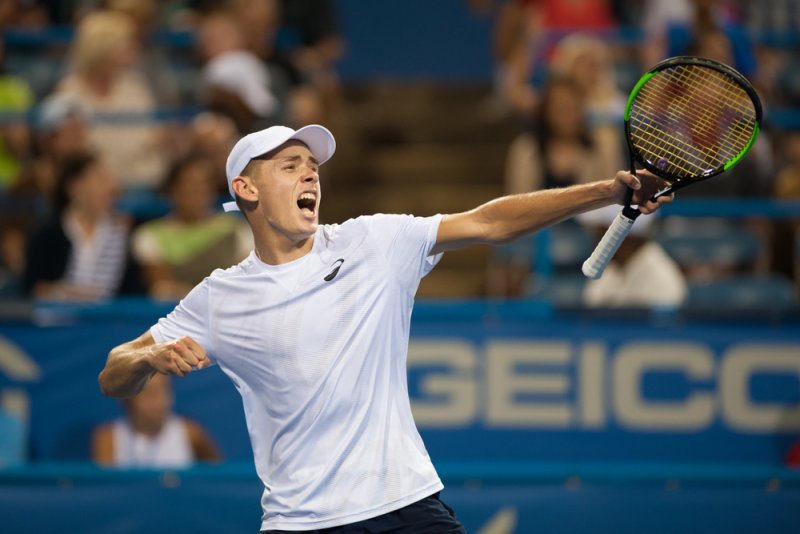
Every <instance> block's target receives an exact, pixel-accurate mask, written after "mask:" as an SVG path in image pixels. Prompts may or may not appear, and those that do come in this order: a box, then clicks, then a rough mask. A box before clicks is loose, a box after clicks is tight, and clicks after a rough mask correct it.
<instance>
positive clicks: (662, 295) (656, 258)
mask: <svg viewBox="0 0 800 534" xmlns="http://www.w3.org/2000/svg"><path fill="white" fill-rule="evenodd" d="M619 211H620V207H619V206H608V207H606V208H602V209H599V210H594V211H590V212H587V213H584V214H582V215H580V216H578V221H579V222H580V223H581V224H583V225H584V226H586V227H587V228H588V229H590V230H591V231H592V233H593V234H595V235H596V237H597V240H598V241H599V240H600V238H602V236H603V235H604V234H605V232H606V230H607V229H608V227H609V226H610V225H611V223H612V222H613V220H614V218H615V217H616V216H617V214H618V213H619ZM652 223H653V218H652V217H650V216H646V215H642V216H640V217H638V218H637V219H636V221H635V222H634V224H633V227H632V228H631V233H630V234H628V236H627V237H626V238H625V240H624V241H623V242H622V244H621V245H620V247H619V250H617V252H616V254H615V255H614V258H613V259H612V260H611V263H609V264H608V266H607V267H606V270H605V272H603V276H601V277H600V278H599V279H597V280H589V281H588V282H587V283H586V285H585V286H584V290H583V300H584V303H585V304H586V305H587V306H590V307H612V308H618V307H648V308H649V307H665V306H667V307H676V306H680V305H681V304H683V303H684V302H685V300H686V297H687V295H688V288H687V283H686V280H685V278H684V275H683V273H682V272H681V269H680V267H679V266H678V264H677V263H676V262H675V260H673V259H672V258H671V257H670V256H669V255H668V254H667V252H666V251H665V250H664V248H663V247H662V246H661V245H660V244H658V243H657V242H656V241H653V240H651V239H649V238H648V231H649V230H650V226H651V225H652Z"/></svg>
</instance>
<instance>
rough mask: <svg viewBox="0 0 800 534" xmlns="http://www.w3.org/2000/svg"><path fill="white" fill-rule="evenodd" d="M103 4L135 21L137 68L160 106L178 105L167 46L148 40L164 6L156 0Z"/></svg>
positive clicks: (106, 1) (107, 2) (178, 96)
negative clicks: (152, 43)
mask: <svg viewBox="0 0 800 534" xmlns="http://www.w3.org/2000/svg"><path fill="white" fill-rule="evenodd" d="M105 5H106V8H107V9H109V10H111V11H118V12H120V13H124V14H125V15H127V16H128V17H130V20H131V21H132V22H133V23H134V26H135V34H136V39H137V41H138V43H139V45H138V51H139V52H138V54H137V58H136V59H137V61H136V69H138V70H139V72H140V73H141V74H142V75H143V76H144V78H145V79H146V80H147V85H148V86H149V87H150V88H151V90H152V92H153V96H154V97H155V99H156V102H157V103H158V105H159V107H160V108H170V107H177V106H179V105H180V104H181V101H180V89H179V87H178V80H177V78H176V76H175V74H174V72H173V71H174V68H173V66H172V65H170V63H169V58H168V57H167V56H166V54H165V51H166V50H167V49H168V47H166V46H152V45H151V42H150V41H151V39H152V38H153V30H154V29H155V26H156V24H157V23H158V20H159V9H160V8H163V6H162V5H160V3H159V2H156V0H105Z"/></svg>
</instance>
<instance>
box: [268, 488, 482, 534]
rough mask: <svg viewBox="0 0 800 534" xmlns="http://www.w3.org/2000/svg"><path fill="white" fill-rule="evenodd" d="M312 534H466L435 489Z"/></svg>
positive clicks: (286, 531) (276, 533)
mask: <svg viewBox="0 0 800 534" xmlns="http://www.w3.org/2000/svg"><path fill="white" fill-rule="evenodd" d="M309 532H313V533H315V534H380V533H386V534H388V533H391V534H467V531H466V530H465V529H464V525H462V524H461V523H459V522H458V520H457V519H456V514H455V513H454V512H453V509H452V508H450V507H449V506H447V505H446V504H445V503H443V502H442V501H441V500H440V499H439V494H438V493H435V494H433V495H431V496H430V497H425V498H424V499H422V500H421V501H417V502H415V503H412V504H409V505H408V506H406V507H404V508H400V509H399V510H395V511H394V512H389V513H388V514H383V515H379V516H378V517H373V518H370V519H365V520H364V521H359V522H358V523H351V524H349V525H340V526H338V527H330V528H323V529H318V530H311V531H309ZM262 533H271V534H278V533H283V534H292V531H289V530H263V531H262Z"/></svg>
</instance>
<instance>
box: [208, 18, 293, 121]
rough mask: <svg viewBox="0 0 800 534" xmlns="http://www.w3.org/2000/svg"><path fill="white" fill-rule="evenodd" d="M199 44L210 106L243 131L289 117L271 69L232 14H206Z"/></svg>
mask: <svg viewBox="0 0 800 534" xmlns="http://www.w3.org/2000/svg"><path fill="white" fill-rule="evenodd" d="M198 45H199V47H200V53H201V55H202V56H203V58H204V60H205V64H204V67H203V86H204V92H205V97H204V100H205V102H206V105H207V106H208V107H209V108H211V109H213V110H215V111H219V112H222V113H224V114H226V115H228V116H230V117H231V118H232V119H233V120H234V121H235V122H236V126H237V128H238V129H239V131H240V132H242V133H244V132H250V131H253V130H257V129H260V128H264V127H266V126H268V125H270V124H273V123H276V122H282V121H286V120H288V117H287V109H286V106H285V103H283V102H281V101H280V100H279V98H278V95H277V94H276V92H275V89H274V87H273V83H274V81H273V79H272V76H271V74H270V71H269V69H268V68H267V66H266V65H265V64H264V63H263V62H262V61H261V59H260V58H259V57H258V56H256V55H255V54H254V53H253V52H252V51H250V50H248V49H247V47H246V45H247V43H246V41H245V38H244V36H243V34H242V32H241V31H240V30H239V27H238V25H237V23H236V19H234V18H233V16H232V15H231V14H230V13H228V12H216V13H213V14H210V15H207V16H205V17H204V18H203V20H202V22H201V24H200V28H199V35H198ZM289 122H291V121H289Z"/></svg>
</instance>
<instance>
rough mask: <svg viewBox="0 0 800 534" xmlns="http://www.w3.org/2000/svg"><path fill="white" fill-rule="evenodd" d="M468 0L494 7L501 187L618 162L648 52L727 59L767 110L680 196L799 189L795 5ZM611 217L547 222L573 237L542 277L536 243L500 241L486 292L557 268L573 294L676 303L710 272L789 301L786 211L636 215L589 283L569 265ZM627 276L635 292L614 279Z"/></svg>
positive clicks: (790, 246)
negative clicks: (721, 165) (748, 139)
mask: <svg viewBox="0 0 800 534" xmlns="http://www.w3.org/2000/svg"><path fill="white" fill-rule="evenodd" d="M471 6H472V8H473V9H474V10H475V11H476V12H477V13H483V14H489V13H492V14H493V15H494V16H495V17H496V18H495V20H496V23H495V31H494V52H495V55H494V57H495V63H496V69H495V76H494V91H493V95H494V96H493V105H494V107H495V108H496V110H497V111H498V112H500V113H502V114H506V115H509V116H511V117H513V119H514V120H515V121H516V122H517V123H518V125H519V131H520V133H519V135H518V136H517V137H516V139H515V140H514V141H513V143H512V144H511V146H510V147H509V150H508V155H507V161H506V165H505V174H504V186H505V190H506V192H507V193H518V192H522V191H529V190H535V189H542V188H551V187H561V186H566V185H571V184H576V183H582V182H586V181H590V180H595V179H597V177H598V176H611V175H613V172H614V171H615V170H616V169H627V168H629V167H630V162H629V161H630V160H629V156H628V151H627V149H626V147H625V140H624V132H623V129H622V127H621V125H622V116H623V113H624V109H625V102H626V99H627V93H628V91H629V90H630V89H631V88H632V87H633V85H634V84H635V82H636V81H637V79H638V78H639V76H640V75H641V74H642V73H643V72H644V71H645V70H646V69H647V68H649V67H651V66H653V65H655V64H656V63H657V62H659V61H661V60H663V59H665V58H668V57H672V56H678V55H694V56H701V57H706V58H710V59H714V60H717V61H719V62H722V63H725V64H728V65H731V66H733V67H734V68H736V69H737V70H739V71H740V72H741V73H743V74H744V75H745V76H746V77H747V78H748V79H750V80H751V81H752V82H753V84H754V86H755V87H756V90H757V92H758V94H759V96H760V97H761V100H762V103H763V105H764V108H765V115H766V121H765V124H764V125H763V126H764V129H763V130H762V132H761V134H760V136H759V138H758V140H757V142H756V144H755V145H754V146H753V148H752V150H751V152H750V153H749V154H748V156H747V157H746V158H745V159H744V160H743V161H742V162H741V163H740V164H739V165H738V166H737V167H735V168H734V169H732V171H730V172H729V173H726V174H725V175H724V176H723V177H720V178H717V179H713V180H709V181H707V182H704V183H702V184H698V185H696V186H693V187H691V188H688V189H686V190H684V191H681V192H680V193H679V196H680V199H686V198H695V199H698V201H702V199H711V198H714V199H726V200H736V199H777V200H798V199H800V176H798V163H799V162H800V161H799V160H798V146H797V145H798V144H799V142H798V138H800V122H798V121H797V120H796V115H793V111H792V110H793V109H796V107H797V105H798V104H800V85H798V78H797V74H798V72H800V71H798V68H797V61H796V60H797V53H796V49H797V42H798V38H800V2H797V1H795V0H780V1H765V2H748V1H743V0H740V1H737V0H727V1H726V0H617V1H611V0H577V1H573V2H558V1H548V0H512V1H506V2H493V1H491V0H472V1H471ZM609 36H613V37H612V38H609ZM613 216H614V213H613V212H612V213H609V212H606V213H605V214H604V215H603V216H601V217H599V216H590V217H587V218H583V219H582V218H578V219H577V220H575V221H569V222H568V223H567V224H566V225H562V226H566V228H563V227H562V228H557V231H556V232H555V237H554V240H558V239H562V240H563V239H569V236H578V238H577V239H576V240H575V243H576V244H575V247H574V248H575V250H576V254H575V255H574V257H571V256H570V255H569V254H566V253H565V256H566V258H565V260H564V265H563V267H564V270H563V272H559V267H562V265H559V263H558V262H559V258H558V253H557V252H555V253H553V251H552V250H551V253H552V254H554V256H555V258H554V259H553V261H554V263H555V267H554V271H555V272H553V270H552V269H551V271H550V272H548V273H547V277H546V280H542V279H541V278H542V277H541V276H539V279H537V277H536V276H535V273H534V275H532V273H531V271H532V267H531V264H532V263H533V262H534V261H535V258H534V256H535V254H536V251H535V250H531V248H536V245H535V244H530V246H529V247H528V248H527V249H526V247H525V243H522V244H521V245H522V246H520V244H517V245H514V246H512V247H510V248H509V249H506V250H504V251H502V250H501V251H500V253H499V254H498V255H497V256H498V257H499V260H498V261H497V262H496V263H497V265H495V271H498V272H500V274H499V275H498V274H497V272H496V273H495V274H494V276H493V278H494V282H492V283H490V287H492V288H493V292H494V293H495V294H498V295H521V294H537V293H540V292H541V293H543V294H544V296H549V295H552V294H553V293H552V291H553V289H552V288H553V285H554V284H557V282H558V281H559V275H560V274H564V276H562V277H561V278H560V280H561V281H564V282H565V284H564V286H565V287H567V292H568V293H569V292H570V291H571V292H572V294H573V295H574V296H575V298H574V299H572V300H570V299H569V298H568V299H566V300H567V301H569V303H570V304H580V305H589V306H594V305H597V306H653V305H665V306H674V305H682V304H685V303H686V302H687V298H689V297H690V296H691V293H692V292H691V291H689V290H690V289H691V288H693V287H699V286H702V285H704V284H708V283H710V282H716V281H719V280H736V281H738V282H739V283H740V285H741V286H743V285H745V284H746V283H749V282H750V281H754V282H757V283H759V284H761V285H762V286H763V288H766V287H767V286H770V287H772V286H780V287H781V288H783V290H784V292H785V298H787V299H790V300H795V299H796V289H797V288H796V285H797V283H798V282H800V265H799V264H798V257H800V235H798V232H797V228H798V223H797V220H791V219H774V220H770V219H769V218H764V217H734V218H728V219H724V220H723V219H719V218H698V217H692V218H684V217H670V218H667V219H664V220H663V221H659V222H658V224H649V223H651V222H652V221H647V222H642V223H639V226H637V227H640V228H641V229H640V230H639V231H637V232H635V234H637V235H634V236H633V239H629V240H628V241H627V242H626V243H625V244H624V246H623V249H622V250H621V251H620V253H619V254H617V256H616V257H615V260H614V262H613V263H612V265H611V266H610V267H609V271H608V272H607V273H606V275H604V276H603V279H601V280H598V281H593V282H588V283H587V282H586V281H585V280H584V279H582V278H581V277H580V274H579V272H578V271H579V266H580V263H581V262H582V261H583V259H585V257H586V254H588V252H591V249H592V248H593V244H594V243H596V241H597V239H599V236H600V235H602V233H599V234H598V232H602V231H603V230H604V229H605V228H607V227H608V225H609V224H610V222H611V220H612V219H613ZM645 226H647V228H644V227H645ZM553 245H554V246H556V243H554V244H553ZM587 245H588V247H589V248H588V250H587V249H586V246H587ZM644 245H647V246H644ZM634 248H635V250H633V249H634ZM659 248H660V249H661V250H660V251H659V250H658V249H659ZM569 273H572V274H569ZM576 273H577V274H576ZM648 273H649V274H648ZM554 274H555V276H554ZM576 276H577V278H576ZM490 278H492V277H491V276H490ZM643 280H646V281H647V283H646V286H647V287H649V288H654V287H658V286H659V285H661V284H663V286H664V287H670V288H672V290H671V291H668V292H660V291H652V290H649V291H648V290H646V288H644V287H642V286H643V283H642V281H643ZM792 280H794V284H795V287H793V286H792ZM628 285H630V286H631V287H633V286H637V287H638V290H634V291H630V292H626V291H624V290H622V291H621V290H620V288H623V287H627V286H628ZM542 290H544V291H542ZM548 290H549V291H550V294H549V295H548ZM626 294H627V297H626V296H625V295H626ZM717 297H719V295H717Z"/></svg>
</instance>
